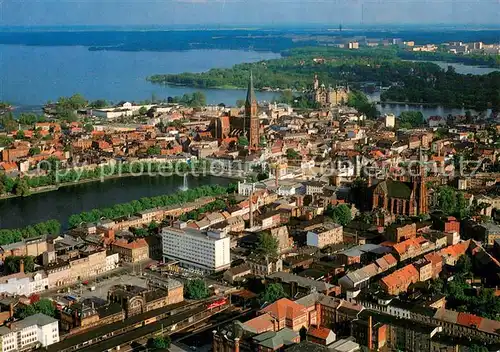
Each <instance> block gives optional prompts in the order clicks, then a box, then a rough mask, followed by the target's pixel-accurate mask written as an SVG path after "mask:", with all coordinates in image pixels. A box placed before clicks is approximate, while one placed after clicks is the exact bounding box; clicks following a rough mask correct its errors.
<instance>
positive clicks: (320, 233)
mask: <svg viewBox="0 0 500 352" xmlns="http://www.w3.org/2000/svg"><path fill="white" fill-rule="evenodd" d="M343 234H344V231H343V227H342V225H339V224H335V225H333V226H332V228H324V227H321V228H318V229H314V230H313V231H309V232H307V245H308V246H313V247H318V248H323V247H325V246H329V245H332V244H338V243H342V242H343V241H344V237H343Z"/></svg>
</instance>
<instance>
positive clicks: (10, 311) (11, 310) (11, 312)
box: [9, 302, 14, 319]
mask: <svg viewBox="0 0 500 352" xmlns="http://www.w3.org/2000/svg"><path fill="white" fill-rule="evenodd" d="M13 316H14V304H13V303H12V302H10V304H9V318H11V319H12V317H13Z"/></svg>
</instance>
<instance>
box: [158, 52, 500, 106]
mask: <svg viewBox="0 0 500 352" xmlns="http://www.w3.org/2000/svg"><path fill="white" fill-rule="evenodd" d="M399 55H400V50H398V49H397V48H392V47H390V48H372V49H360V50H346V49H338V48H329V47H310V48H295V49H291V50H289V51H287V52H286V54H285V55H284V56H283V57H282V58H280V59H275V60H266V61H260V62H256V63H244V64H238V65H235V66H233V67H232V68H228V69H211V70H209V71H207V72H204V73H181V74H167V75H154V76H151V77H148V80H149V81H151V82H153V83H158V84H179V85H187V86H192V87H199V88H245V87H246V85H247V83H248V77H249V74H250V71H252V72H253V76H254V84H255V88H256V89H264V90H265V89H281V90H283V89H292V90H294V91H298V92H302V91H304V90H307V89H309V88H310V87H311V85H312V79H313V76H314V74H317V75H318V77H319V79H320V82H321V83H324V84H325V85H327V86H328V85H331V86H335V85H338V84H344V85H345V84H349V85H350V86H351V87H355V88H358V87H360V86H361V85H363V84H366V83H372V84H375V85H381V86H384V87H390V89H389V90H388V91H386V92H384V93H383V94H382V97H381V98H382V100H383V101H397V102H410V103H428V104H441V105H445V106H449V107H459V108H461V107H466V108H472V109H476V110H484V109H486V108H488V107H493V108H495V109H497V110H500V72H494V73H491V74H489V75H461V74H457V73H456V72H455V71H454V70H453V69H452V68H449V69H448V70H443V69H441V68H440V67H439V66H438V65H436V64H433V63H430V62H411V61H403V60H401V59H400V58H399Z"/></svg>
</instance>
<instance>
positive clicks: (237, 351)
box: [234, 337, 240, 352]
mask: <svg viewBox="0 0 500 352" xmlns="http://www.w3.org/2000/svg"><path fill="white" fill-rule="evenodd" d="M234 352H240V338H239V337H235V338H234Z"/></svg>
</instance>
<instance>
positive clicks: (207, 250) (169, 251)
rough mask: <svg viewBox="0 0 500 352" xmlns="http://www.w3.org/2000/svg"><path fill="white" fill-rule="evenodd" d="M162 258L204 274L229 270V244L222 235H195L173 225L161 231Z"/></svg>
mask: <svg viewBox="0 0 500 352" xmlns="http://www.w3.org/2000/svg"><path fill="white" fill-rule="evenodd" d="M162 241H163V258H164V259H165V260H167V259H173V260H178V261H179V262H180V263H181V265H183V266H186V267H193V268H196V269H201V270H203V271H207V272H214V271H220V270H224V269H227V268H229V267H230V265H231V258H230V253H229V251H230V248H231V240H230V238H229V237H228V236H227V235H226V233H225V232H223V231H217V230H208V231H199V230H196V229H192V228H187V227H186V223H183V222H177V223H176V224H175V226H173V227H165V228H163V230H162Z"/></svg>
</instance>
